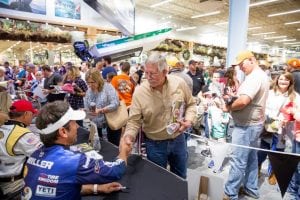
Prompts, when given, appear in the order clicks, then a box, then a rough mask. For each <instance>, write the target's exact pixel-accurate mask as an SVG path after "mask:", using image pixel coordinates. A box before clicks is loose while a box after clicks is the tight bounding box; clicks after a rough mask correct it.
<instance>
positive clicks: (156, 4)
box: [150, 0, 173, 8]
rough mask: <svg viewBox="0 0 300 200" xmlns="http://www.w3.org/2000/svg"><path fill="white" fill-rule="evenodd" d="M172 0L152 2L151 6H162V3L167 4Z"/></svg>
mask: <svg viewBox="0 0 300 200" xmlns="http://www.w3.org/2000/svg"><path fill="white" fill-rule="evenodd" d="M171 1H173V0H165V1H161V2H158V3H155V4H152V5H151V6H150V8H155V7H157V6H161V5H163V4H166V3H169V2H171Z"/></svg>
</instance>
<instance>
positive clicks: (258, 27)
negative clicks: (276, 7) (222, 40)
mask: <svg viewBox="0 0 300 200" xmlns="http://www.w3.org/2000/svg"><path fill="white" fill-rule="evenodd" d="M261 28H262V27H261V26H255V27H250V28H248V30H255V29H261Z"/></svg>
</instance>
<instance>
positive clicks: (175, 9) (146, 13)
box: [0, 0, 300, 56]
mask: <svg viewBox="0 0 300 200" xmlns="http://www.w3.org/2000/svg"><path fill="white" fill-rule="evenodd" d="M161 1H162V0H135V3H136V16H137V17H139V16H143V17H144V19H145V17H146V19H147V18H149V19H151V20H154V21H156V23H157V24H156V25H155V24H151V25H150V26H156V27H151V28H152V30H157V29H159V24H165V26H167V27H173V28H174V29H175V30H176V29H178V28H181V27H190V26H196V29H194V30H189V31H182V32H181V34H187V35H192V36H195V35H200V34H206V35H210V34H214V35H216V34H217V35H219V36H221V35H222V36H223V37H225V38H226V37H227V32H228V30H227V24H223V25H216V23H220V22H225V21H228V11H229V0H171V1H170V2H168V3H166V4H163V5H161V6H158V7H155V8H151V7H150V5H152V4H154V3H158V2H161ZM261 1H266V0H250V3H256V2H261ZM299 9H300V0H278V1H276V2H272V3H269V4H264V5H261V6H255V7H251V8H250V12H249V25H248V27H250V28H251V27H261V28H260V29H255V30H251V29H248V42H259V43H261V44H267V45H269V46H274V45H275V46H278V47H292V46H295V44H286V43H296V45H300V31H299V30H300V23H298V24H294V25H284V23H286V22H292V21H299V20H300V12H298V13H294V14H289V15H282V16H276V17H268V15H269V14H273V13H278V12H286V11H290V10H299ZM214 11H220V13H219V14H217V15H212V16H207V17H201V18H195V19H192V18H191V16H193V15H199V14H204V13H208V12H214ZM144 19H143V20H144ZM142 23H143V24H144V25H147V22H146V21H142ZM136 26H138V25H136ZM137 28H138V27H137ZM297 29H298V30H297ZM237 31H238V30H237ZM175 32H176V31H175ZM265 32H275V33H273V34H270V35H252V34H257V33H265ZM276 36H287V37H286V38H281V39H270V40H266V39H264V38H266V37H276ZM213 39H215V40H217V39H218V38H213ZM282 39H294V41H291V42H275V41H277V40H282ZM31 47H32V48H33V53H36V54H38V53H43V52H44V50H46V49H51V50H53V51H61V52H69V51H71V50H72V49H73V48H72V45H71V44H64V45H63V44H53V43H32V44H31ZM297 48H298V49H300V47H299V46H298V47H297ZM10 49H13V51H14V52H13V53H14V54H16V55H17V56H18V52H22V51H26V50H28V49H30V42H18V41H1V45H0V54H1V53H2V52H4V51H7V50H9V51H12V50H10ZM27 53H28V54H29V51H27Z"/></svg>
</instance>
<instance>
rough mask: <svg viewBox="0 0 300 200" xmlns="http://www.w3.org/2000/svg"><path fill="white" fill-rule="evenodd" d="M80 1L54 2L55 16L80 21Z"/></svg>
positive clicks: (59, 0)
mask: <svg viewBox="0 0 300 200" xmlns="http://www.w3.org/2000/svg"><path fill="white" fill-rule="evenodd" d="M80 10H81V3H80V0H55V16H56V17H64V18H70V19H81V14H80Z"/></svg>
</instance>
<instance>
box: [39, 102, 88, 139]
mask: <svg viewBox="0 0 300 200" xmlns="http://www.w3.org/2000/svg"><path fill="white" fill-rule="evenodd" d="M85 116H86V113H85V112H84V111H83V110H73V109H72V108H71V107H69V109H68V110H67V112H66V113H65V114H64V115H63V116H62V117H61V118H60V119H59V120H58V121H56V122H55V123H53V124H48V125H47V127H46V128H44V129H42V130H41V134H44V135H47V134H50V133H53V132H54V131H56V130H58V129H59V128H61V127H63V126H64V125H66V124H67V123H68V122H69V121H71V120H83V119H84V118H85Z"/></svg>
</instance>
